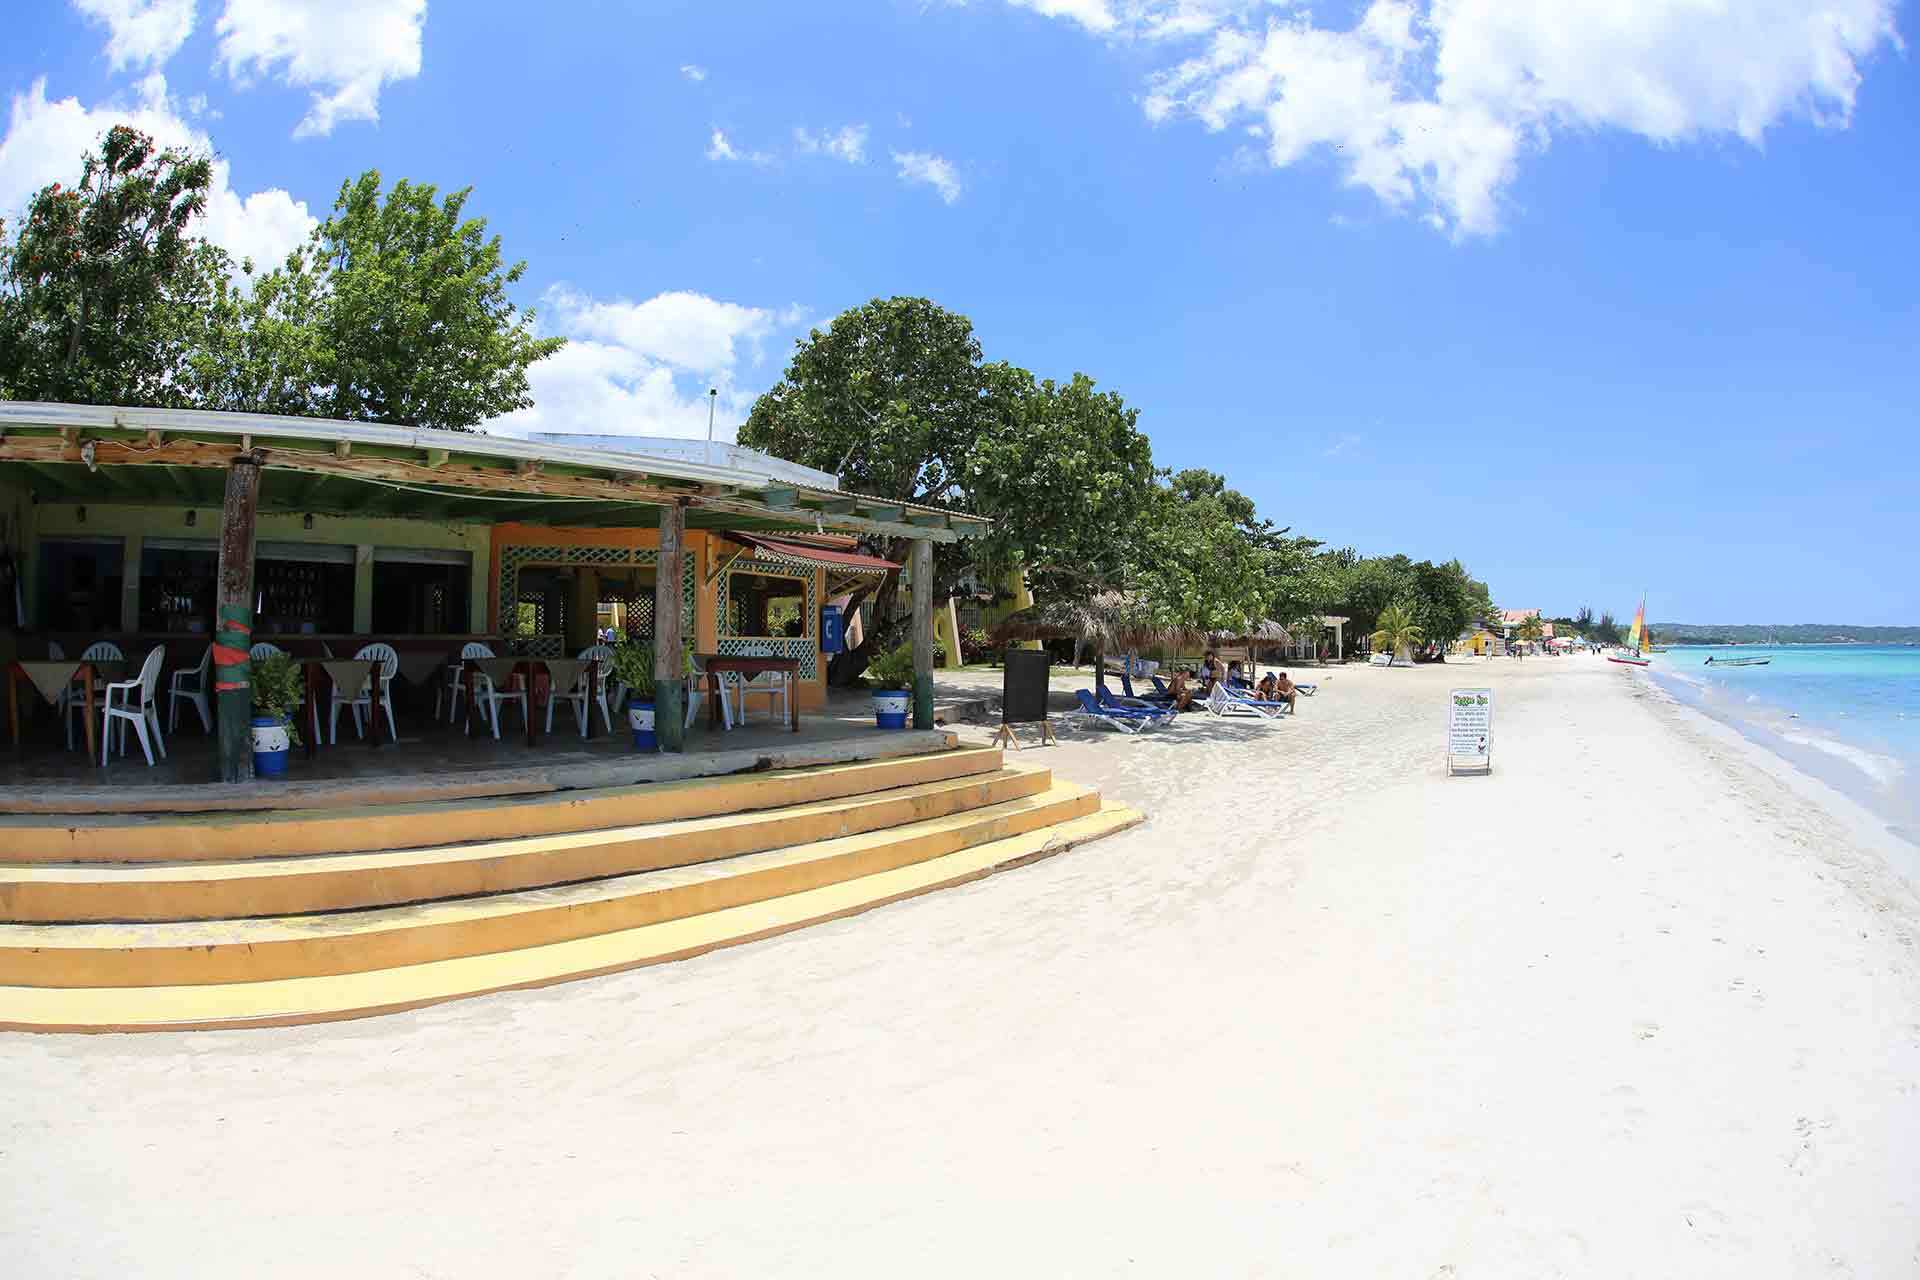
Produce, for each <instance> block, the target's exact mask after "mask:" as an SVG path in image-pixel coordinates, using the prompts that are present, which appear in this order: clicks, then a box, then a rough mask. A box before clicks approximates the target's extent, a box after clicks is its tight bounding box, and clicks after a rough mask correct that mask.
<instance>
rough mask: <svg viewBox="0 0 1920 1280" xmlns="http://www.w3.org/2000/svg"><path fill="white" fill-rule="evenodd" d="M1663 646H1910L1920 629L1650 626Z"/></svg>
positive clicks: (1819, 624)
mask: <svg viewBox="0 0 1920 1280" xmlns="http://www.w3.org/2000/svg"><path fill="white" fill-rule="evenodd" d="M1650 625H1651V626H1652V628H1653V633H1654V635H1655V636H1656V637H1657V638H1658V639H1659V641H1660V643H1661V644H1763V643H1765V642H1767V641H1769V640H1772V641H1777V642H1778V643H1780V644H1909V643H1914V642H1920V627H1859V626H1854V625H1852V624H1850V623H1840V622H1796V623H1793V624H1790V625H1787V624H1782V625H1778V626H1775V625H1772V624H1767V625H1747V624H1745V623H1721V622H1715V623H1699V622H1655V623H1651V624H1650Z"/></svg>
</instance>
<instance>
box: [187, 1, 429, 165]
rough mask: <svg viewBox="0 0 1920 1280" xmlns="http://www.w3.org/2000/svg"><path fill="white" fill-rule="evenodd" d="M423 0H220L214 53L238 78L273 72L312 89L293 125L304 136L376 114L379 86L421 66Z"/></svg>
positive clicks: (270, 75)
mask: <svg viewBox="0 0 1920 1280" xmlns="http://www.w3.org/2000/svg"><path fill="white" fill-rule="evenodd" d="M426 17H427V0H227V8H226V12H224V13H222V14H221V15H220V20H219V21H218V22H216V23H215V24H214V31H215V32H216V33H218V35H219V37H220V46H219V55H220V61H221V62H222V63H224V64H225V66H226V70H227V74H228V75H230V76H232V77H234V78H235V79H236V80H239V81H240V82H241V83H243V84H245V83H247V82H249V81H250V80H252V79H253V78H255V77H266V78H278V79H279V80H281V81H282V82H283V83H285V84H289V85H293V86H295V87H297V88H302V89H311V90H312V91H313V104H312V107H311V108H310V109H309V110H308V112H307V114H306V116H305V117H304V118H303V119H302V120H301V121H300V123H299V125H298V126H297V127H296V128H295V129H294V131H293V136H294V137H296V138H306V137H315V136H322V137H324V136H325V135H326V134H329V133H331V132H333V127H334V126H335V125H336V124H339V123H341V122H342V121H348V120H378V119H379V118H380V90H381V89H382V88H383V87H384V86H385V85H387V84H390V83H392V82H393V81H396V80H410V79H412V78H413V77H414V76H417V75H419V74H420V29H421V26H422V24H424V23H425V21H426Z"/></svg>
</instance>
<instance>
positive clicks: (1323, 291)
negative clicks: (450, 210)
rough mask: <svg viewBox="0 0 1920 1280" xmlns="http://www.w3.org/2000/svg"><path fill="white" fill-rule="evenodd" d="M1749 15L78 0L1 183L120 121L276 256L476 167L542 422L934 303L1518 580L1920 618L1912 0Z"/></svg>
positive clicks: (1508, 593)
mask: <svg viewBox="0 0 1920 1280" xmlns="http://www.w3.org/2000/svg"><path fill="white" fill-rule="evenodd" d="M1733 7H1734V8H1736V9H1738V10H1739V12H1738V13H1737V14H1736V15H1735V16H1733V17H1728V16H1726V15H1714V14H1710V13H1703V12H1702V10H1703V9H1705V8H1707V6H1700V5H1697V4H1690V3H1685V2H1684V0H1611V2H1610V3H1609V4H1608V5H1602V6H1586V7H1582V6H1574V7H1572V8H1574V9H1580V8H1591V9H1592V10H1593V12H1591V13H1587V12H1569V8H1570V7H1569V6H1565V5H1563V4H1559V3H1553V2H1551V0H1540V2H1539V3H1537V4H1535V3H1528V2H1527V0H1453V2H1452V3H1451V4H1448V5H1442V6H1441V8H1440V11H1439V12H1435V11H1433V10H1432V9H1430V8H1429V6H1428V3H1427V0H1371V2H1370V3H1365V4H1348V3H1328V4H1318V5H1314V6H1311V7H1310V8H1309V7H1307V6H1304V5H1297V4H1290V3H1262V2H1260V0H1023V2H1022V3H1013V2H1012V0H972V2H971V3H968V4H964V5H962V4H949V3H940V2H938V0H922V2H915V3H909V2H905V0H873V2H871V3H851V2H848V3H820V4H809V5H795V4H791V3H773V2H767V3H755V2H747V0H740V2H736V3H728V4H716V3H712V2H711V0H708V2H707V3H685V4H664V3H663V4H653V5H628V4H612V3H602V4H578V5H569V6H554V7H553V9H552V11H551V12H550V13H547V14H543V16H542V17H541V19H540V20H539V21H537V22H529V21H528V19H527V17H526V12H527V7H526V6H525V5H522V4H508V3H492V2H491V0H463V2H462V3H459V4H453V3H450V2H446V0H436V2H435V3H432V4H427V3H423V0H331V2H322V0H199V3H198V4H197V5H196V4H195V3H193V2H192V0H76V3H73V4H62V3H56V2H54V0H41V2H40V3H36V4H34V5H32V6H30V7H28V10H27V12H24V13H15V14H12V15H10V21H11V23H12V29H11V30H10V32H9V39H8V41H7V42H6V46H5V48H4V50H0V81H3V83H0V93H4V94H5V95H6V97H7V99H8V102H9V106H8V111H7V115H6V117H5V120H4V128H5V133H4V135H3V136H0V208H5V209H6V210H8V211H11V210H13V209H16V208H17V207H18V206H19V204H20V202H21V201H22V200H23V199H24V198H25V195H26V193H27V192H29V191H31V190H32V189H33V188H35V187H37V186H39V185H41V184H42V183H44V182H47V181H51V180H55V179H60V178H70V177H71V176H72V175H73V173H74V172H76V169H77V165H76V157H77V154H78V152H79V151H80V150H81V149H83V148H84V147H85V145H86V143H87V141H88V139H89V138H90V137H91V136H93V135H95V134H97V133H98V131H99V130H101V129H103V128H104V127H105V126H106V125H107V124H109V123H111V122H112V121H113V120H115V119H118V118H133V119H135V120H136V122H138V123H141V124H143V125H144V126H145V127H148V128H149V129H152V130H154V131H156V132H159V133H161V134H163V135H166V136H169V137H171V138H175V139H179V140H185V141H189V142H196V143H201V144H206V145H211V146H212V147H214V148H216V149H217V151H218V154H219V155H220V156H221V157H222V159H223V160H224V161H225V164H224V166H223V167H222V169H221V171H220V175H219V187H220V190H219V191H218V192H217V193H216V198H215V201H214V207H213V210H212V213H211V215H210V220H209V224H210V233H211V234H214V235H215V236H216V238H218V239H220V240H222V242H223V243H227V244H228V245H230V246H231V247H233V248H234V249H235V250H236V251H237V252H250V253H253V254H254V255H255V256H257V257H262V258H269V257H272V256H274V255H275V254H277V253H278V252H281V251H283V250H284V248H285V247H286V246H287V245H289V244H291V243H293V242H295V241H297V240H298V239H299V238H300V237H301V236H302V235H303V234H304V232H305V229H306V228H307V226H309V225H310V219H311V218H312V217H314V216H316V215H318V214H321V213H324V212H325V210H326V208H327V206H328V205H329V204H330V203H331V200H332V197H333V194H334V192H335V191H336V189H337V187H338V185H339V183H340V181H341V180H342V179H343V178H345V177H348V176H350V175H354V174H357V173H359V172H360V171H361V170H363V169H365V168H368V167H377V168H379V169H380V170H382V171H383V172H384V173H385V174H386V175H388V176H389V177H390V178H393V177H400V176H406V177H409V178H413V179H415V180H419V181H428V182H434V183H438V184H440V185H441V186H442V187H446V188H451V187H457V186H462V185H467V184H472V185H473V186H474V187H475V188H476V192H475V195H474V197H473V204H472V206H471V207H472V208H473V210H474V211H476V212H478V213H481V214H483V215H484V216H486V217H487V218H488V219H489V221H490V223H491V224H492V226H493V228H494V229H495V230H497V231H498V232H499V233H500V234H501V235H502V237H503V238H504V241H505V244H506V248H507V251H508V253H509V254H510V255H511V256H514V257H522V258H525V259H526V260H527V261H528V264H529V270H528V274H527V278H526V281H525V282H524V286H523V290H522V292H523V296H524V299H525V301H527V302H528V303H529V304H533V305H537V306H538V307H539V308H540V312H541V324H542V326H543V328H545V329H546V330H547V331H549V332H558V333H564V334H566V335H567V336H568V337H569V338H570V339H571V345H570V347H569V349H568V351H567V352H566V353H565V354H564V355H563V356H562V357H559V358H556V359H555V360H554V361H551V362H548V365H547V366H544V367H542V368H541V369H540V370H539V371H538V376H537V377H536V379H535V393H536V396H537V398H538V402H539V403H538V405H537V407H536V408H535V409H534V410H533V411H531V412H529V413H527V414H523V415H519V416H518V417H517V418H516V419H515V420H514V421H512V422H508V423H504V424H502V425H503V427H504V428H506V429H515V430H524V429H541V428H544V429H580V430H589V429H590V430H596V431H605V430H628V431H633V432H640V433H657V434H665V433H676V434H698V433H700V432H701V431H703V430H704V427H705V399H706V397H705V395H704V392H705V390H706V388H707V387H708V386H718V387H720V388H721V389H722V392H723V394H722V397H721V416H722V424H723V431H724V430H725V427H726V425H727V424H728V423H729V422H730V421H738V419H739V418H740V417H741V416H743V415H744V412H745V409H746V407H747V406H748V405H749V404H751V402H752V398H753V396H754V395H755V394H757V393H758V392H759V391H761V390H763V389H764V388H765V387H766V386H767V385H768V384H769V383H771V382H772V381H773V380H774V379H775V378H776V377H777V376H778V374H779V370H780V368H781V366H782V364H783V362H784V358H785V353H786V352H787V350H788V349H789V348H790V345H791V342H792V340H793V338H794V337H795V336H797V335H798V334H801V333H804V332H805V330H806V328H807V326H808V325H810V324H823V323H825V322H826V321H827V320H828V319H830V318H831V317H832V316H833V315H834V314H835V313H836V312H838V311H839V310H841V309H843V308H845V307H847V306H850V305H855V304H857V303H859V302H861V301H864V300H865V299H867V298H869V297H873V296H876V295H884V294H893V293H903V294H924V295H926V296H929V297H932V298H934V299H936V300H938V301H939V302H941V303H942V304H944V305H946V306H948V307H951V308H953V309H955V310H958V311H962V312H964V313H966V314H967V315H969V316H971V317H972V319H973V321H974V324H975V326H976V328H977V331H978V333H979V337H980V340H981V342H982V344H983V345H984V347H985V348H986V351H987V354H988V356H989V358H996V359H1007V360H1011V361H1013V362H1015V363H1017V364H1021V365H1024V366H1026V367H1028V368H1031V369H1033V370H1034V371H1035V372H1036V373H1038V374H1041V375H1043V376H1049V377H1054V378H1065V377H1068V376H1070V375H1071V374H1072V373H1073V372H1075V371H1076V370H1080V371H1084V372H1086V373H1087V374H1089V375H1090V376H1092V377H1094V378H1095V379H1096V380H1097V381H1099V382H1100V383H1101V384H1102V385H1103V386H1106V387H1109V388H1112V389H1115V390H1118V391H1120V392H1121V393H1122V394H1123V395H1125V396H1126V398H1127V400H1128V402H1129V403H1131V404H1133V405H1136V406H1137V407H1139V409H1140V410H1141V425H1142V427H1143V428H1144V429H1145V430H1146V431H1147V432H1148V433H1149V434H1150V435H1151V436H1152V438H1153V441H1154V447H1155V452H1156V455H1157V457H1158V458H1159V460H1160V461H1161V462H1162V463H1163V464H1164V465H1170V466H1188V465H1199V466H1208V467H1211V468H1213V469H1215V470H1219V471H1223V472H1225V473H1226V474H1227V475H1228V476H1229V477H1230V478H1231V480H1232V482H1233V483H1234V484H1235V485H1236V486H1238V487H1239V488H1241V489H1243V490H1244V491H1246V492H1247V493H1249V494H1251V495H1252V496H1253V497H1254V498H1255V499H1256V500H1258V502H1259V503H1260V505H1261V508H1262V510H1263V511H1264V512H1265V513H1266V514H1268V515H1270V516H1271V517H1273V518H1275V519H1276V520H1279V521H1280V522H1282V523H1285V524H1289V525H1291V526H1293V527H1294V528H1295V529H1297V530H1299V531H1302V532H1306V533H1311V534H1313V535H1315V536H1318V537H1322V538H1325V539H1327V540H1328V541H1329V542H1332V543H1336V544H1352V545H1354V546H1357V547H1359V548H1360V549H1361V550H1363V551H1367V552H1384V551H1405V552H1407V553H1408V554H1410V555H1413V556H1415V557H1433V558H1444V557H1449V556H1454V555H1458V556H1460V557H1461V558H1462V559H1464V560H1465V561H1466V562H1467V564H1468V565H1469V566H1470V567H1471V568H1472V569H1473V570H1474V571H1475V572H1476V573H1477V574H1479V575H1480V576H1482V577H1485V578H1487V579H1488V580H1489V581H1490V582H1491V583H1492V584H1493V586H1494V589H1495V593H1496V595H1497V596H1498V597H1499V598H1500V599H1501V600H1502V601H1503V602H1504V603H1507V604H1510V605H1513V606H1532V605H1540V606H1543V607H1545V608H1547V609H1548V610H1549V611H1555V612H1557V611H1561V610H1571V609H1573V608H1575V607H1577V606H1579V605H1580V604H1583V603H1591V604H1593V605H1594V606H1595V607H1596V608H1611V609H1612V610H1614V611H1615V612H1616V613H1625V612H1630V610H1631V608H1632V605H1633V602H1634V600H1635V599H1637V597H1638V595H1639V592H1640V590H1641V588H1642V587H1645V588H1646V589H1647V590H1648V591H1649V593H1650V604H1649V609H1650V612H1651V613H1652V614H1653V615H1654V616H1655V617H1666V618H1683V619H1686V620H1695V621H1747V620H1751V621H1801V620H1809V621H1812V620H1819V621H1851V622H1864V623H1920V586H1916V583H1920V574H1917V573H1915V571H1914V568H1913V557H1914V552H1915V548H1916V543H1917V542H1920V536H1917V535H1920V519H1917V518H1916V514H1915V513H1916V511H1920V442H1917V435H1916V432H1915V431H1914V429H1913V423H1914V419H1915V410H1916V408H1917V407H1920V391H1917V390H1916V379H1915V377H1914V374H1913V367H1914V364H1915V361H1914V357H1913V354H1912V353H1913V352H1915V351H1916V350H1920V306H1917V305H1916V302H1917V301H1920V263H1916V255H1915V254H1914V252H1913V244H1914V241H1913V229H1914V210H1915V209H1917V208H1920V178H1917V177H1916V166H1915V161H1914V156H1915V154H1916V151H1915V146H1914V142H1915V126H1916V124H1917V123H1920V110H1917V109H1916V108H1920V87H1917V86H1916V79H1915V73H1914V68H1913V65H1912V57H1911V54H1910V52H1909V51H1908V50H1907V49H1906V48H1905V46H1904V44H1903V43H1902V41H1901V28H1902V25H1903V24H1904V23H1906V22H1907V21H1908V15H1907V13H1906V12H1904V11H1903V10H1902V9H1901V8H1900V7H1899V6H1898V5H1897V4H1896V3H1894V0H1819V3H1817V4H1816V3H1813V2H1812V0H1744V3H1741V4H1738V5H1736V6H1733ZM1816 16H1817V20H1815V19H1816Z"/></svg>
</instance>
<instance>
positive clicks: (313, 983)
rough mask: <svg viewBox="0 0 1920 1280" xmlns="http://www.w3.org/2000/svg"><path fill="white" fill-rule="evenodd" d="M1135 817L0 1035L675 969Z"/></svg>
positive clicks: (216, 1018)
mask: <svg viewBox="0 0 1920 1280" xmlns="http://www.w3.org/2000/svg"><path fill="white" fill-rule="evenodd" d="M1143 817H1144V815H1142V814H1141V813H1139V812H1138V811H1136V810H1133V809H1130V808H1128V807H1126V806H1124V805H1118V804H1111V803H1108V804H1103V805H1102V806H1101V808H1099V809H1098V810H1096V811H1095V812H1093V813H1091V814H1088V815H1086V816H1084V817H1080V818H1074V819H1072V820H1070V821H1067V822H1063V823H1060V824H1058V825H1056V826H1051V827H1045V828H1041V829H1040V830H1037V831H1030V832H1026V833H1024V834H1022V835H1018V836H1011V837H1008V838H1007V839H1004V840H997V841H993V842H991V843H988V844H982V845H976V846H974V847H972V848H970V849H963V850H960V851H958V852H956V853H951V854H947V855H944V856H942V857H939V858H934V859H930V860H928V861H926V862H919V863H914V864H913V865H911V866H908V867H902V868H898V869H896V870H893V871H886V872H881V873H878V874H876V875H873V876H864V877H860V878H859V879H855V880H848V881H843V882H841V883H839V884H836V885H831V886H828V887H826V888H824V889H815V890H809V891H807V892H805V893H797V894H789V895H787V896H785V897H781V898H773V899H769V900H767V901H765V902H759V903H753V904H751V905H749V906H743V907H732V908H728V909H726V910H723V911H716V912H710V913H708V914H706V915H701V916H694V917H690V918H688V919H684V920H674V921H668V922H665V923H662V924H654V925H644V926H641V927H640V928H637V929H630V930H624V931H621V932H618V933H610V934H599V935H596V936H594V937H591V938H581V939H577V940H574V941H570V942H557V943H550V944H547V945H546V946H542V947H532V948H527V949H524V950H520V951H507V952H496V953H491V954H488V955H481V956H465V957H461V958H459V959H455V960H438V961H433V962H430V963H427V964H420V965H408V966H404V967H402V968H398V969H385V970H379V971H376V972H373V973H357V974H346V975H341V976H338V977H324V978H288V979H281V980H278V981H272V982H249V983H229V984H224V985H218V986H187V987H116V988H90V989H88V988H60V987H0V1031H36V1032H73V1033H94V1032H114V1031H124V1032H138V1031H193V1030H216V1029H225V1028H265V1027H276V1026H293V1025H298V1024H303V1023H313V1022H333V1021H339V1020H343V1019H349V1018H360V1017H370V1016H373V1015H376V1014H385V1013H398V1012H401V1011H403V1010H407V1009H417V1008H422V1007H425V1006H428V1005H434V1004H440V1003H443V1002H445V1001H449V1000H458V999H464V998H467V997H471V996H480V995H487V994H490V993H493V992H499V991H517V990H527V989H531V988H536V987H545V986H551V985H553V984H556V983H561V982H570V981H574V980H577V979H582V978H591V977H598V976H601V975H604V974H611V973H618V972H621V971H623V970H626V969H634V968H639V967H642V966H645V965H651V964H660V963H664V962H666V961H671V960H682V959H687V958H690V957H693V956H697V955H700V954H703V953H704V952H708V951H713V950H717V949H719V948H722V947H728V946H737V945H740V944H743V943H748V942H754V941H757V940H759V939H762V938H769V937H774V936H777V935H779V934H782V933H787V932H790V931H792V930H795V929H801V928H805V927H806V926H808V925H812V924H820V923H824V922H826V921H829V920H836V919H840V918H843V917H846V916H851V915H857V914H859V913H861V912H864V911H868V910H872V909H874V908H876V907H881V906H885V905H887V904H889V903H893V902H898V901H901V900H903V899H906V898H912V897H916V896H918V895H920V894H923V893H929V892H932V891H934V890H937V889H943V888H948V887H950V886H953V885H957V884H964V883H966V882H968V881H971V880H977V879H980V878H982V877H984V876H988V875H991V874H993V873H995V872H997V871H1004V870H1008V869H1010V868H1013V867H1018V866H1024V865H1026V864H1028V863H1032V862H1037V861H1039V860H1041V859H1043V858H1048V857H1052V856H1053V855H1055V854H1058V853H1063V852H1065V851H1066V850H1068V849H1071V848H1074V847H1075V846H1077V845H1081V844H1085V843H1086V842H1088V841H1090V840H1097V839H1099V838H1101V837H1103V836H1107V835H1112V834H1114V833H1116V832H1119V831H1124V830H1126V829H1127V828H1129V827H1132V826H1134V825H1136V824H1137V823H1139V822H1141V821H1142V820H1143Z"/></svg>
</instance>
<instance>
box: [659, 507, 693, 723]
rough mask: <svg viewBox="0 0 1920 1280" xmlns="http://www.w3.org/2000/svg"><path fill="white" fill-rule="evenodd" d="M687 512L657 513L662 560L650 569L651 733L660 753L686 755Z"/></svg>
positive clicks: (678, 509)
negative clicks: (683, 591)
mask: <svg viewBox="0 0 1920 1280" xmlns="http://www.w3.org/2000/svg"><path fill="white" fill-rule="evenodd" d="M686 536H687V508H686V505H685V503H684V502H675V503H673V504H671V505H669V506H664V507H661V508H660V558H659V560H658V561H656V562H655V564H654V570H653V732H654V736H655V737H657V738H658V739H659V741H660V749H661V750H662V751H684V750H686V731H687V677H686V667H685V663H684V660H683V659H682V658H681V656H680V655H681V649H682V643H681V638H680V578H681V573H682V568H681V564H680V556H681V545H682V544H683V543H684V542H685V541H686Z"/></svg>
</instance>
